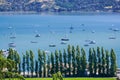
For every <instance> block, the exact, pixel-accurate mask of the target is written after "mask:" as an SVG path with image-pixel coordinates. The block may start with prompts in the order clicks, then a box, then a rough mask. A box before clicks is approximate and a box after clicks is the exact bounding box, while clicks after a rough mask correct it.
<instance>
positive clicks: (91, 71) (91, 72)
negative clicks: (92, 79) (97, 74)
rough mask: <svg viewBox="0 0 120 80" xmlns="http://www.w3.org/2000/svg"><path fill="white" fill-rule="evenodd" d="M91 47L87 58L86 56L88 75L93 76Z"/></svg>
mask: <svg viewBox="0 0 120 80" xmlns="http://www.w3.org/2000/svg"><path fill="white" fill-rule="evenodd" d="M92 55H93V54H92V49H91V48H90V49H89V58H88V62H89V72H90V74H89V75H90V76H93V59H92Z"/></svg>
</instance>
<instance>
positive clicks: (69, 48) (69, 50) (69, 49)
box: [67, 45, 72, 76]
mask: <svg viewBox="0 0 120 80" xmlns="http://www.w3.org/2000/svg"><path fill="white" fill-rule="evenodd" d="M67 52H68V66H69V68H68V72H69V76H71V69H72V68H71V53H72V52H71V46H70V45H68V48H67Z"/></svg>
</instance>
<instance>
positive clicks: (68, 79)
mask: <svg viewBox="0 0 120 80" xmlns="http://www.w3.org/2000/svg"><path fill="white" fill-rule="evenodd" d="M26 80H52V78H26ZM64 80H116V79H115V78H64Z"/></svg>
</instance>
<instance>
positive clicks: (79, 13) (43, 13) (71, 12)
mask: <svg viewBox="0 0 120 80" xmlns="http://www.w3.org/2000/svg"><path fill="white" fill-rule="evenodd" d="M113 13H115V14H119V13H118V12H92V11H91V12H85V11H62V12H50V11H46V12H35V11H26V12H25V11H9V12H0V15H23V14H24V15H26V14H30V15H31V14H38V15H87V14H91V15H95V14H113Z"/></svg>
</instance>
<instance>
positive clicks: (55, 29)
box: [0, 14, 120, 67]
mask: <svg viewBox="0 0 120 80" xmlns="http://www.w3.org/2000/svg"><path fill="white" fill-rule="evenodd" d="M71 26H72V27H73V28H74V29H73V30H72V33H70V27H71ZM9 27H12V28H11V29H8V28H9ZM110 28H115V29H120V15H119V14H117V15H116V14H105V15H104V14H102V15H101V14H97V15H35V14H33V15H0V49H8V48H9V46H8V44H9V43H11V42H14V43H15V45H16V47H15V49H16V50H17V51H18V52H19V54H20V55H21V54H22V53H25V51H26V50H30V49H31V50H33V52H34V53H35V57H37V50H38V49H41V50H45V51H48V52H54V51H55V50H56V49H57V50H63V49H64V48H67V45H68V44H70V45H79V46H80V47H83V48H85V49H86V50H87V52H88V49H89V48H90V47H94V48H96V47H97V46H100V47H104V48H105V49H107V50H110V49H111V48H113V49H114V50H115V52H116V54H117V63H118V67H120V60H119V58H120V32H115V31H112V30H109V29H110ZM36 34H40V37H38V38H36V37H35V35H36ZM11 35H15V36H16V38H15V39H10V36H11ZM65 36H66V37H67V38H69V39H70V40H69V41H68V42H67V44H66V45H63V44H61V38H64V37H65ZM110 36H115V37H116V39H109V37H110ZM85 40H94V41H95V42H96V44H89V46H87V47H85V46H84V45H85V44H88V42H85ZM31 41H34V42H37V43H31ZM50 44H55V45H56V47H49V45H50ZM87 55H88V53H87Z"/></svg>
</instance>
